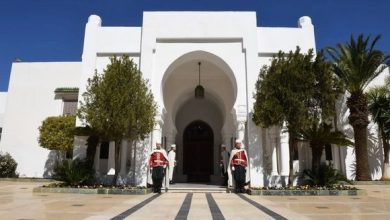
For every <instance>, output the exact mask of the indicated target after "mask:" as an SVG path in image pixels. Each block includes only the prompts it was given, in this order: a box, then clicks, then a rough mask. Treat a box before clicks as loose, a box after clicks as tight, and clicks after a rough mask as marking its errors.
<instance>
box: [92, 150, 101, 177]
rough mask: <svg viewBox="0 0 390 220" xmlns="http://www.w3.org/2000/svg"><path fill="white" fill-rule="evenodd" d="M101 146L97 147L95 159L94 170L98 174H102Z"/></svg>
mask: <svg viewBox="0 0 390 220" xmlns="http://www.w3.org/2000/svg"><path fill="white" fill-rule="evenodd" d="M100 145H101V143H100V142H99V143H98V145H97V146H96V151H95V158H94V160H93V168H94V169H95V173H96V174H99V172H100Z"/></svg>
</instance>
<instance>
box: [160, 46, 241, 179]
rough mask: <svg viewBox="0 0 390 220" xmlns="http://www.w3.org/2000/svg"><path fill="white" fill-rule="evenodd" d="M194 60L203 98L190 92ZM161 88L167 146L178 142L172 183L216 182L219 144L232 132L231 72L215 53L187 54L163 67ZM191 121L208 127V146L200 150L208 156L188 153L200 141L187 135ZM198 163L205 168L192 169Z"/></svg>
mask: <svg viewBox="0 0 390 220" xmlns="http://www.w3.org/2000/svg"><path fill="white" fill-rule="evenodd" d="M199 62H201V63H202V66H201V80H200V83H201V85H202V86H203V87H204V89H205V97H204V98H203V99H197V98H195V96H194V89H195V88H196V86H198V85H199V65H198V63H199ZM161 90H162V95H163V97H162V98H163V102H164V105H163V106H164V108H163V111H162V112H163V115H162V118H163V121H164V124H163V127H162V136H163V138H164V139H165V140H166V145H167V146H169V145H170V144H172V143H175V144H176V146H177V153H176V160H177V161H178V162H177V167H176V169H175V173H174V175H173V179H174V182H195V181H196V182H209V183H217V182H218V181H219V178H220V167H219V160H220V145H221V144H222V143H226V144H228V143H230V141H231V138H232V137H233V136H234V135H235V133H234V132H235V123H234V119H235V118H234V115H233V112H234V111H233V110H232V109H233V105H234V104H235V100H236V97H237V91H238V90H237V83H236V80H235V76H234V73H233V71H232V70H231V68H230V67H229V66H228V64H227V63H226V62H225V61H224V60H222V59H221V58H220V57H219V56H216V55H215V54H212V53H209V52H205V51H193V52H189V53H186V54H183V55H182V56H180V57H178V58H177V59H176V60H174V61H173V62H172V63H171V65H170V66H169V67H168V68H167V69H166V71H165V73H164V76H163V79H162V81H161ZM195 122H203V124H202V123H200V124H201V127H202V126H203V127H205V128H207V131H210V132H208V134H209V135H208V140H209V141H206V143H207V144H206V145H207V146H209V147H207V148H206V149H205V150H206V151H207V152H208V154H207V155H203V157H204V158H201V159H197V158H198V156H197V155H198V154H196V152H195V153H194V152H191V150H193V151H195V150H197V149H198V148H197V147H196V142H197V141H201V140H199V138H200V137H197V136H194V135H192V136H191V135H190V136H189V133H190V130H191V129H190V127H191V126H193V127H195V125H196V123H195ZM192 123H195V124H192ZM198 125H199V124H198ZM206 125H207V126H206ZM203 141H205V140H203ZM206 145H202V146H203V147H205V146H206ZM188 146H190V147H188ZM191 146H192V147H191ZM193 148H194V149H193ZM189 155H191V156H189ZM206 156H207V157H206ZM200 161H201V164H202V165H204V166H205V167H197V166H198V165H200Z"/></svg>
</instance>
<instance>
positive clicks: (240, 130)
mask: <svg viewBox="0 0 390 220" xmlns="http://www.w3.org/2000/svg"><path fill="white" fill-rule="evenodd" d="M245 119H246V118H239V117H237V139H239V140H241V141H242V146H243V147H244V148H246V146H245V145H246V142H245V141H244V139H245Z"/></svg>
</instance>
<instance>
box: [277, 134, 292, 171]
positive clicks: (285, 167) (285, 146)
mask: <svg viewBox="0 0 390 220" xmlns="http://www.w3.org/2000/svg"><path fill="white" fill-rule="evenodd" d="M284 130H287V129H286V128H285V127H284V128H283V129H280V130H279V131H280V159H281V160H280V165H281V169H280V175H281V176H288V175H289V173H290V149H289V134H288V132H286V131H284Z"/></svg>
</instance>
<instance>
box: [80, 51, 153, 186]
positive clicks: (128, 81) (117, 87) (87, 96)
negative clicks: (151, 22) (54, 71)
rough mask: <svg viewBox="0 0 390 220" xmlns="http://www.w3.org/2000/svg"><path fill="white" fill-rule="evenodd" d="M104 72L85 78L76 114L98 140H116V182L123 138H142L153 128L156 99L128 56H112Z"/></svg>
mask: <svg viewBox="0 0 390 220" xmlns="http://www.w3.org/2000/svg"><path fill="white" fill-rule="evenodd" d="M110 60H111V63H110V64H109V65H107V68H106V69H105V70H104V73H103V74H98V73H95V75H94V76H93V77H92V78H90V79H88V85H87V89H86V92H85V93H84V94H83V98H84V101H81V102H80V103H81V107H80V109H79V111H78V116H79V117H80V119H82V120H83V121H84V122H85V125H87V124H88V125H89V126H90V127H91V129H92V130H94V131H95V132H96V134H97V135H98V136H99V138H100V139H101V140H113V141H115V161H116V163H115V176H114V180H113V181H114V183H115V182H116V179H117V175H118V170H119V166H120V150H119V146H120V143H121V141H122V139H129V141H130V143H132V142H133V141H138V140H141V139H144V138H145V137H146V136H147V135H148V134H149V133H150V132H151V131H152V129H153V126H154V117H155V115H156V103H155V102H154V99H153V95H152V93H151V91H150V90H149V88H148V81H147V80H144V79H143V78H142V73H141V72H140V71H139V70H138V68H137V65H136V64H135V63H134V62H133V60H132V59H130V58H129V57H128V56H123V57H121V58H117V57H112V58H111V59H110Z"/></svg>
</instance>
